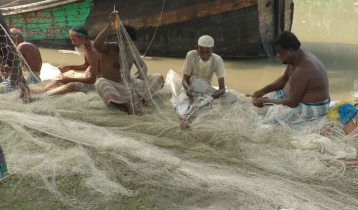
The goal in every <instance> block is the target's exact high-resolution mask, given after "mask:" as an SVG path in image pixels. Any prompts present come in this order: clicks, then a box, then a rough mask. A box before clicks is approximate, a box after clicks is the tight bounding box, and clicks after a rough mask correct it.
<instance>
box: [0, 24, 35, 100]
mask: <svg viewBox="0 0 358 210" xmlns="http://www.w3.org/2000/svg"><path fill="white" fill-rule="evenodd" d="M14 40H15V37H13V36H11V35H10V34H9V31H8V30H7V28H6V27H4V26H3V25H1V24H0V77H1V82H2V85H1V88H0V92H1V93H7V92H9V91H11V90H13V89H16V88H17V85H18V84H25V83H26V81H25V77H26V76H28V75H30V74H33V72H32V71H31V68H30V67H29V65H28V64H27V62H26V60H25V59H24V57H23V56H22V55H21V53H19V52H18V50H17V48H16V44H15V42H14Z"/></svg>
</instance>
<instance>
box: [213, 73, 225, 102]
mask: <svg viewBox="0 0 358 210" xmlns="http://www.w3.org/2000/svg"><path fill="white" fill-rule="evenodd" d="M218 82H219V90H217V91H215V92H214V93H213V94H211V97H213V99H218V98H220V97H221V96H222V95H223V94H224V93H225V91H226V88H225V80H224V77H222V78H219V79H218Z"/></svg>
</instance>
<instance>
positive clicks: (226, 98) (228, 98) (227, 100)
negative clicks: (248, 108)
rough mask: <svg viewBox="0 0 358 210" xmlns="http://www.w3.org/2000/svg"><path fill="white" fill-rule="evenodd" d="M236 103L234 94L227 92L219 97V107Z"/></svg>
mask: <svg viewBox="0 0 358 210" xmlns="http://www.w3.org/2000/svg"><path fill="white" fill-rule="evenodd" d="M237 101H238V97H237V95H236V94H235V93H233V92H230V91H227V92H225V93H224V95H222V96H221V97H220V104H221V105H231V104H233V103H236V102H237Z"/></svg>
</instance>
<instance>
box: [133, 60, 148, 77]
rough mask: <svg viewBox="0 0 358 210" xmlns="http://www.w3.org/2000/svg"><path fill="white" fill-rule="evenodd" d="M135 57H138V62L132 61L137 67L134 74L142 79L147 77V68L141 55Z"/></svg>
mask: <svg viewBox="0 0 358 210" xmlns="http://www.w3.org/2000/svg"><path fill="white" fill-rule="evenodd" d="M137 59H138V63H137V62H135V63H134V64H135V66H136V67H137V69H138V71H137V72H136V73H135V75H137V78H138V79H142V80H143V79H144V78H146V77H147V73H148V68H147V65H146V64H145V62H144V61H143V59H142V58H141V57H138V58H137Z"/></svg>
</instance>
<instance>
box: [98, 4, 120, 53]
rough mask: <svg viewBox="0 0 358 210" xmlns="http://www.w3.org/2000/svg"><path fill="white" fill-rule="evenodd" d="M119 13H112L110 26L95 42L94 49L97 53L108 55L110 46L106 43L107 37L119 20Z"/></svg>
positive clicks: (108, 25)
mask: <svg viewBox="0 0 358 210" xmlns="http://www.w3.org/2000/svg"><path fill="white" fill-rule="evenodd" d="M117 14H118V12H117V11H114V12H112V13H111V14H110V15H109V17H108V20H109V22H108V24H107V26H106V27H105V28H104V29H103V30H102V31H101V32H100V33H99V34H98V36H97V37H96V39H95V40H94V48H96V50H97V52H99V53H102V54H107V53H108V52H109V45H108V43H106V39H107V35H108V33H109V31H110V30H111V28H112V24H113V25H114V22H115V20H116V18H117Z"/></svg>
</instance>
